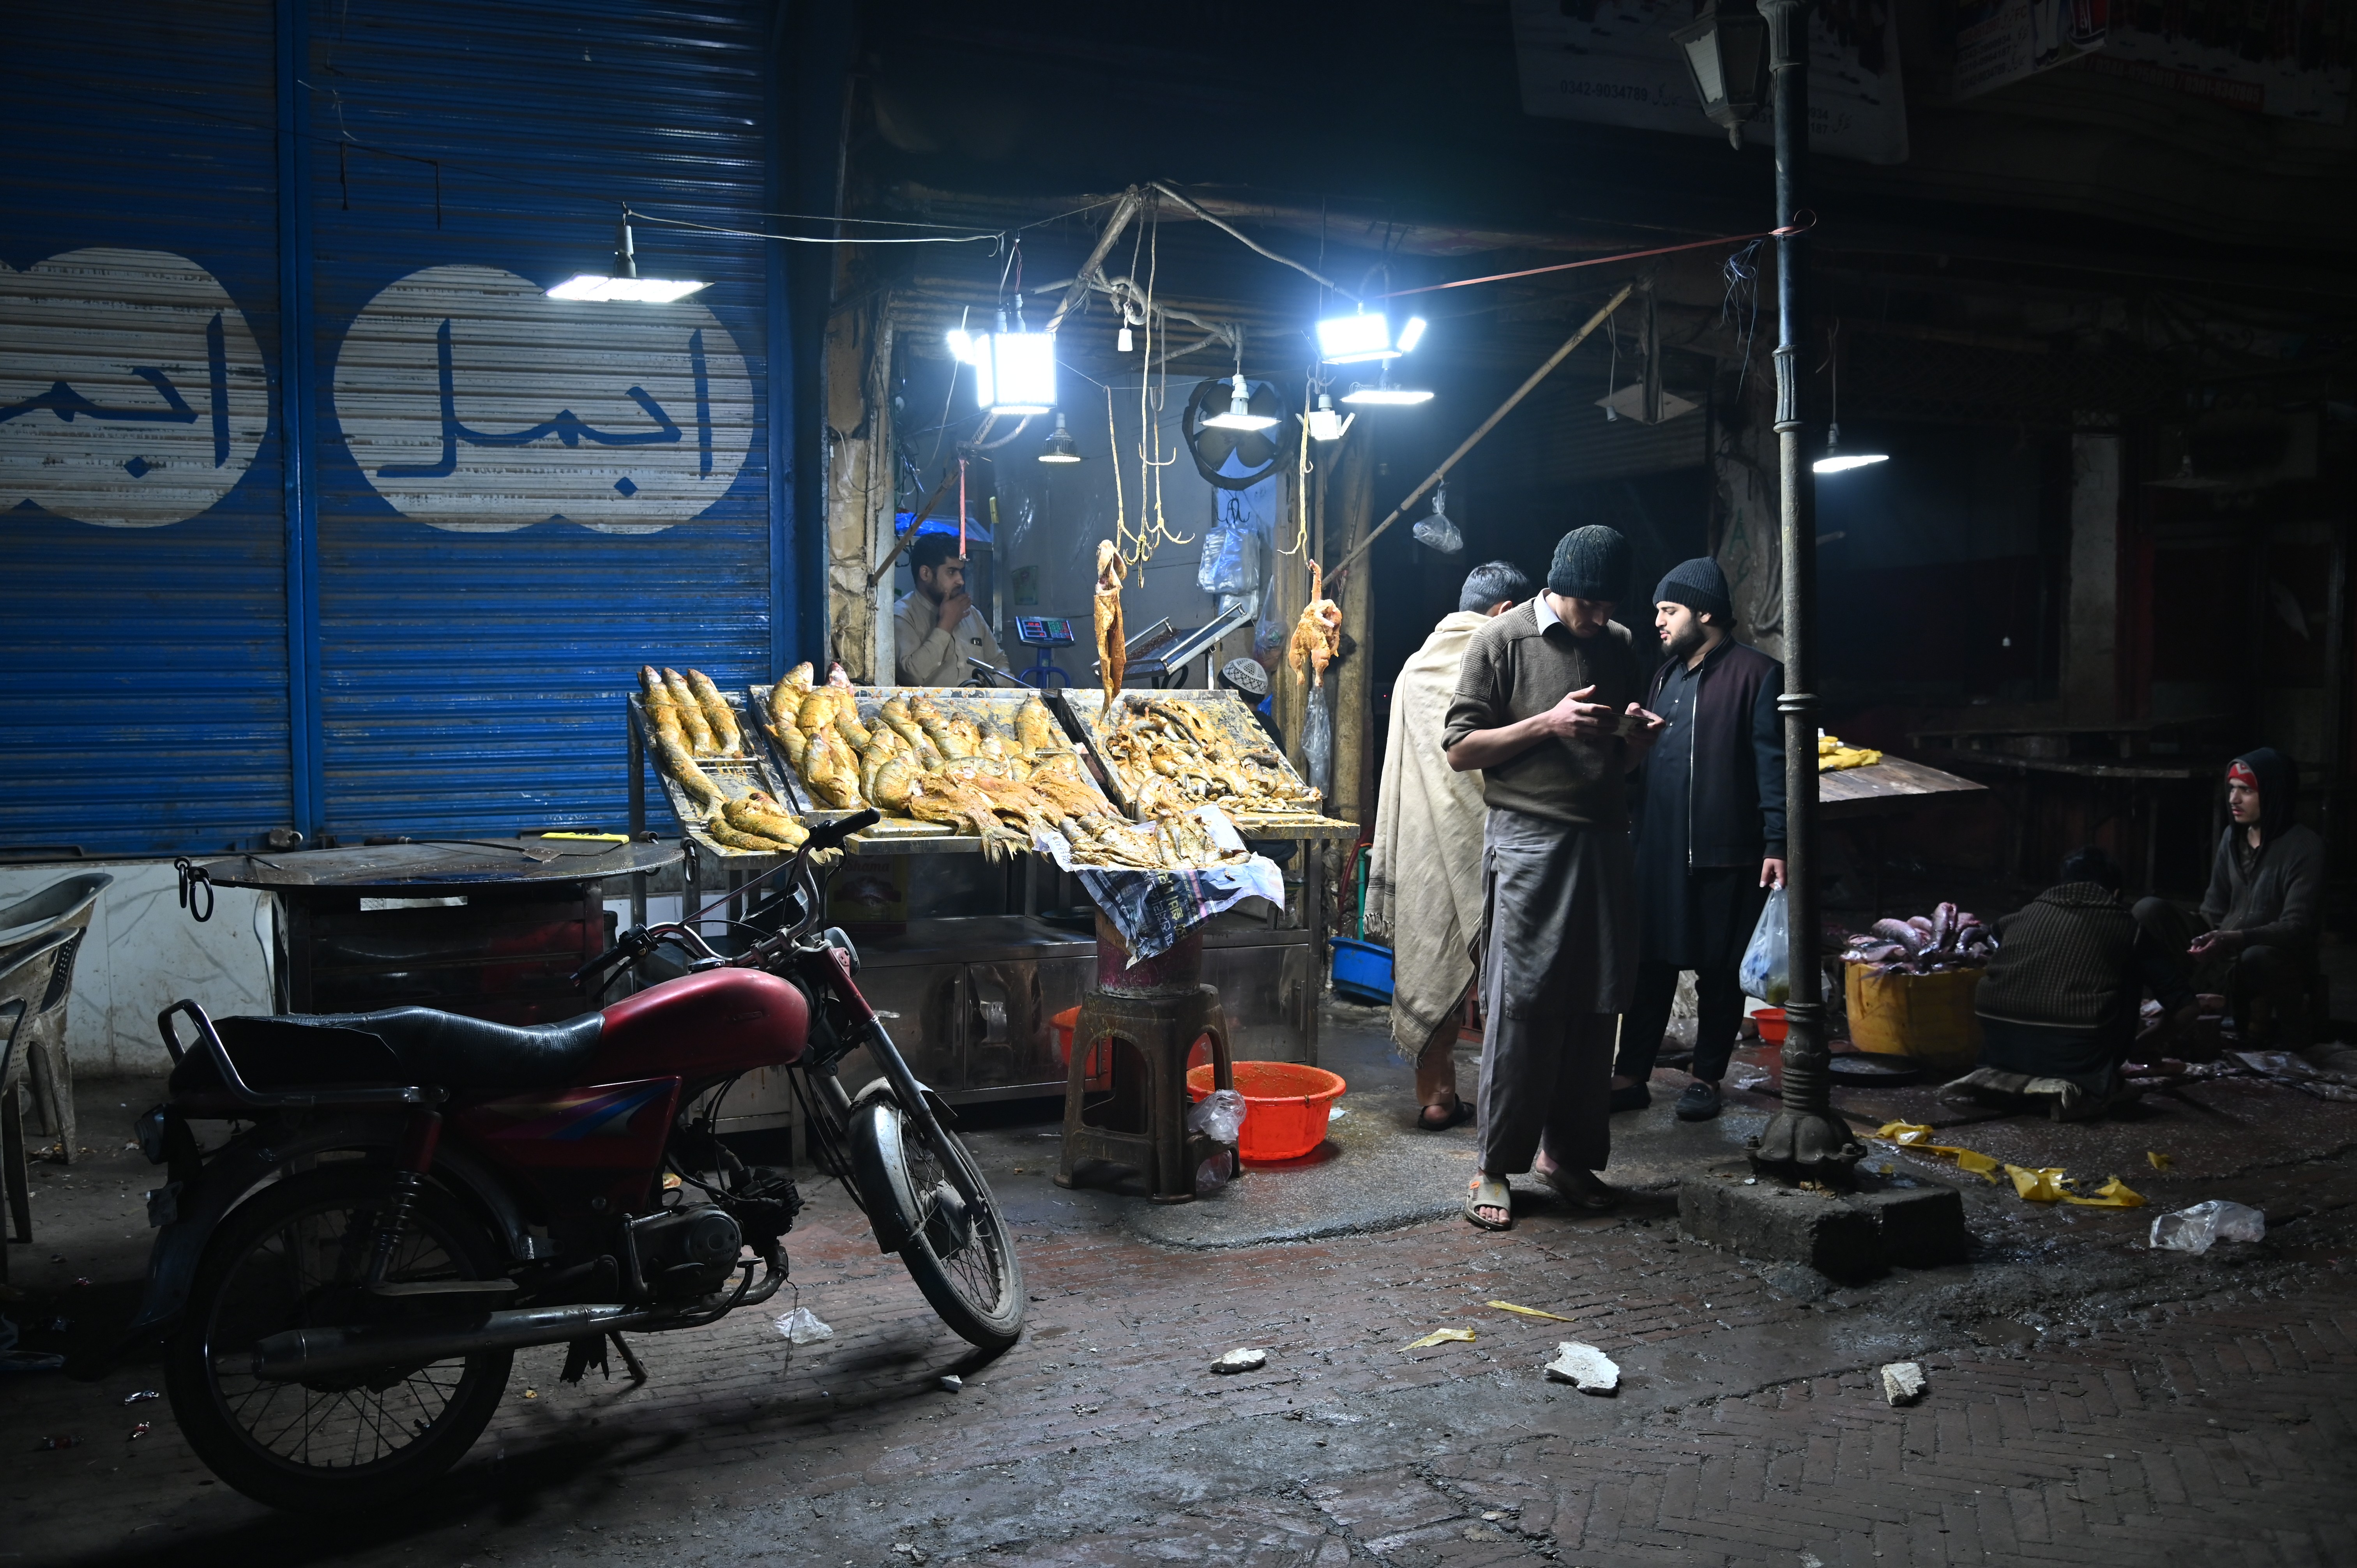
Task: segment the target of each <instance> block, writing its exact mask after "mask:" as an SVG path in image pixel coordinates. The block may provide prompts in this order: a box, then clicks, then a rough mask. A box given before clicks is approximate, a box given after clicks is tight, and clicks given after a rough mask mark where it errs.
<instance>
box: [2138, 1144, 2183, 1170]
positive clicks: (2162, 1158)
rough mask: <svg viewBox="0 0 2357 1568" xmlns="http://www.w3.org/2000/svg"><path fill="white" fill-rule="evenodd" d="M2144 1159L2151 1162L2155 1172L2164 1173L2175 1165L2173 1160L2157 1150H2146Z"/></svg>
mask: <svg viewBox="0 0 2357 1568" xmlns="http://www.w3.org/2000/svg"><path fill="white" fill-rule="evenodd" d="M2144 1157H2145V1158H2146V1159H2147V1160H2150V1161H2151V1162H2152V1168H2153V1169H2155V1170H2157V1171H2165V1170H2167V1169H2168V1168H2169V1166H2171V1165H2175V1164H2176V1163H2177V1161H2176V1160H2175V1159H2174V1158H2172V1157H2171V1156H2169V1155H2164V1154H2162V1153H2161V1152H2160V1151H2159V1150H2158V1149H2147V1150H2146V1151H2145V1152H2144Z"/></svg>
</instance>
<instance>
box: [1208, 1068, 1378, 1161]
mask: <svg viewBox="0 0 2357 1568" xmlns="http://www.w3.org/2000/svg"><path fill="white" fill-rule="evenodd" d="M1235 1072H1236V1092H1237V1093H1239V1094H1241V1095H1243V1097H1244V1126H1243V1133H1240V1134H1239V1135H1238V1139H1237V1144H1236V1153H1237V1154H1238V1155H1242V1156H1243V1158H1244V1159H1246V1160H1258V1161H1276V1160H1297V1159H1299V1158H1300V1157H1301V1156H1302V1155H1306V1154H1308V1153H1309V1151H1310V1150H1312V1149H1314V1148H1316V1147H1317V1146H1318V1144H1322V1143H1324V1142H1325V1141H1326V1113H1327V1112H1329V1111H1331V1110H1332V1109H1333V1108H1334V1101H1337V1100H1340V1099H1341V1098H1342V1091H1343V1090H1346V1089H1348V1088H1350V1085H1349V1084H1346V1083H1344V1082H1343V1081H1342V1079H1340V1076H1339V1075H1337V1074H1334V1073H1330V1072H1328V1071H1327V1070H1326V1069H1324V1068H1320V1067H1305V1066H1303V1065H1302V1064H1301V1063H1299V1062H1238V1063H1236V1064H1235ZM1187 1092H1188V1094H1189V1096H1191V1097H1192V1098H1193V1099H1194V1100H1195V1101H1197V1102H1198V1103H1200V1102H1201V1101H1205V1100H1208V1099H1210V1098H1211V1063H1209V1062H1206V1063H1204V1064H1203V1065H1202V1066H1201V1067H1198V1068H1189V1069H1188V1071H1187Z"/></svg>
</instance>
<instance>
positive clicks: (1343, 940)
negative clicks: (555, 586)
mask: <svg viewBox="0 0 2357 1568" xmlns="http://www.w3.org/2000/svg"><path fill="white" fill-rule="evenodd" d="M1328 946H1329V947H1330V948H1331V949H1332V950H1333V953H1334V990H1335V993H1337V994H1338V995H1340V996H1343V997H1346V998H1348V999H1349V1000H1351V1001H1352V1002H1363V1003H1365V1004H1367V1005H1368V1006H1370V1007H1380V1006H1383V1005H1384V1004H1387V1003H1389V1002H1390V1001H1391V999H1392V950H1391V949H1389V948H1384V947H1377V946H1376V945H1375V944H1374V943H1372V942H1362V941H1358V940H1353V939H1352V938H1350V937H1336V938H1335V939H1334V940H1332V941H1331V942H1329V944H1328Z"/></svg>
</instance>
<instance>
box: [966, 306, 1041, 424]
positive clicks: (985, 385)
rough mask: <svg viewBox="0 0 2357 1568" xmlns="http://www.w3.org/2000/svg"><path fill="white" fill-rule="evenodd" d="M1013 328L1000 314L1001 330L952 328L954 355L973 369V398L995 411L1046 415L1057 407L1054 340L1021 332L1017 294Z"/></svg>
mask: <svg viewBox="0 0 2357 1568" xmlns="http://www.w3.org/2000/svg"><path fill="white" fill-rule="evenodd" d="M1015 322H1016V326H1015V330H1014V331H1012V332H1010V331H1008V330H1007V329H1006V312H1005V311H1001V312H999V316H998V330H997V331H996V332H982V333H973V332H968V331H967V330H966V329H965V328H963V327H956V328H951V329H950V334H949V344H950V352H952V354H955V355H956V356H957V357H958V358H959V359H961V360H964V361H965V362H966V363H967V364H969V365H972V366H973V367H974V403H975V404H976V406H978V407H981V408H984V409H986V410H988V411H989V412H990V413H1001V414H1025V415H1029V414H1036V413H1048V412H1049V410H1051V409H1053V408H1054V407H1055V406H1056V339H1055V338H1054V337H1053V336H1052V335H1051V334H1049V333H1046V332H1027V331H1025V330H1024V329H1023V296H1022V295H1019V294H1018V295H1016V296H1015Z"/></svg>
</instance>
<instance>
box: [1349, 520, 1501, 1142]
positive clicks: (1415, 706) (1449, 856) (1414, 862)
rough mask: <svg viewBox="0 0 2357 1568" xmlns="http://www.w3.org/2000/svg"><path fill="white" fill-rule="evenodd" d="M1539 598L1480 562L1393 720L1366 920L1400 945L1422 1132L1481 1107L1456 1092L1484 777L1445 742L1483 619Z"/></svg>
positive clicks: (1402, 1035) (1396, 1022) (1398, 688)
mask: <svg viewBox="0 0 2357 1568" xmlns="http://www.w3.org/2000/svg"><path fill="white" fill-rule="evenodd" d="M1530 596H1531V580H1530V578H1529V577H1527V576H1525V575H1523V569H1522V568H1521V567H1519V566H1517V565H1515V564H1513V563H1512V562H1511V561H1492V562H1491V563H1490V564H1488V565H1486V566H1476V567H1475V568H1474V569H1473V570H1472V572H1471V573H1470V574H1469V575H1467V577H1466V579H1465V586H1464V589H1463V591H1462V592H1460V593H1459V594H1458V596H1457V610H1456V613H1455V614H1453V615H1449V616H1446V617H1444V618H1442V619H1441V622H1440V624H1439V625H1438V626H1437V627H1435V628H1432V635H1431V636H1429V637H1427V638H1426V639H1424V646H1423V647H1422V648H1419V649H1417V650H1416V651H1415V656H1414V657H1413V658H1411V659H1410V660H1408V661H1407V665H1406V667H1405V669H1403V670H1401V671H1400V672H1399V678H1398V679H1397V680H1396V681H1394V682H1393V683H1392V717H1391V730H1390V736H1389V739H1388V741H1387V742H1386V744H1385V746H1384V749H1383V791H1382V793H1381V794H1380V795H1378V796H1377V797H1376V804H1375V848H1374V858H1373V863H1372V866H1371V868H1370V869H1369V872H1368V875H1367V924H1368V926H1369V927H1370V929H1373V930H1376V931H1380V932H1383V933H1384V934H1385V935H1386V936H1388V937H1389V939H1390V940H1391V943H1392V1041H1393V1043H1394V1045H1395V1046H1397V1047H1399V1050H1400V1052H1401V1054H1402V1055H1404V1056H1405V1057H1407V1058H1409V1059H1411V1060H1413V1061H1414V1062H1415V1098H1416V1103H1417V1104H1418V1105H1420V1106H1422V1107H1423V1110H1422V1111H1421V1112H1418V1119H1417V1125H1419V1126H1421V1127H1423V1128H1424V1129H1425V1130H1426V1132H1431V1133H1439V1132H1445V1131H1447V1130H1448V1128H1451V1127H1454V1126H1456V1125H1457V1124H1458V1122H1463V1121H1465V1120H1467V1119H1468V1118H1469V1117H1470V1116H1471V1115H1472V1113H1473V1110H1472V1107H1471V1106H1470V1105H1469V1104H1468V1103H1467V1102H1466V1101H1462V1100H1460V1099H1458V1095H1457V1033H1458V1020H1459V1018H1460V1017H1461V1016H1462V1010H1463V1006H1464V1003H1465V993H1466V992H1467V991H1468V990H1469V989H1470V988H1471V986H1472V984H1473V956H1472V940H1473V933H1474V932H1475V931H1476V930H1478V929H1480V923H1481V822H1482V816H1483V813H1484V812H1485V811H1486V810H1487V808H1486V807H1484V806H1483V804H1482V801H1481V776H1480V774H1479V773H1460V772H1458V770H1457V769H1455V768H1451V767H1449V766H1448V758H1447V757H1444V756H1442V755H1441V751H1440V747H1439V746H1438V745H1437V744H1436V743H1437V740H1438V737H1439V736H1440V734H1441V732H1442V731H1443V730H1445V729H1446V728H1448V703H1449V700H1450V699H1451V698H1452V697H1453V696H1454V695H1455V693H1456V691H1457V670H1458V664H1460V663H1461V662H1462V661H1463V660H1464V657H1465V645H1466V644H1467V643H1468V642H1469V641H1471V640H1472V637H1473V633H1474V631H1475V630H1476V629H1477V628H1480V626H1481V625H1482V623H1483V622H1485V621H1487V620H1489V619H1491V618H1492V617H1495V616H1497V615H1498V614H1500V613H1501V612H1502V611H1505V610H1508V609H1511V608H1512V607H1514V606H1516V605H1518V604H1520V603H1522V602H1523V600H1524V599H1526V598H1529V597H1530Z"/></svg>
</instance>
